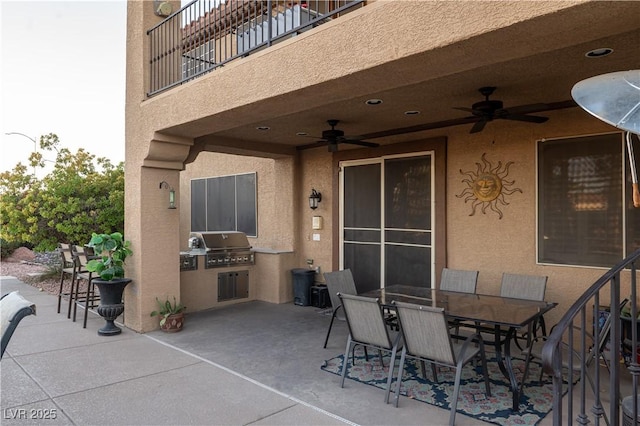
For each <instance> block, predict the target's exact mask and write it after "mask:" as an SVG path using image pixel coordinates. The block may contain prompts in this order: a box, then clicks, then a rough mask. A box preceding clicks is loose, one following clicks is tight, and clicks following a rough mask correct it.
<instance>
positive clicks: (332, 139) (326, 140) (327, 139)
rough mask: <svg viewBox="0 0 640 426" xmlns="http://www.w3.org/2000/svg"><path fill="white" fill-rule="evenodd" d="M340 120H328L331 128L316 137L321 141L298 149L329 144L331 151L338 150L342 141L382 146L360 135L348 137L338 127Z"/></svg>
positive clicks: (367, 145)
mask: <svg viewBox="0 0 640 426" xmlns="http://www.w3.org/2000/svg"><path fill="white" fill-rule="evenodd" d="M339 122H340V121H339V120H335V119H332V120H327V123H328V124H329V126H331V129H329V130H324V131H323V132H322V137H321V138H316V139H321V140H320V141H318V142H314V143H310V144H307V145H300V146H298V147H296V149H297V150H302V149H309V148H317V147H319V146H328V147H329V152H336V151H338V145H339V144H341V143H348V144H352V145H360V146H366V147H369V148H375V147H377V146H380V145H379V144H377V143H374V142H367V141H363V140H362V138H359V137H346V136H345V135H344V132H343V131H342V130H338V129H336V126H337V125H338V123H339ZM310 137H314V136H310Z"/></svg>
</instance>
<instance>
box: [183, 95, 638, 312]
mask: <svg viewBox="0 0 640 426" xmlns="http://www.w3.org/2000/svg"><path fill="white" fill-rule="evenodd" d="M548 115H549V117H550V120H549V121H548V123H545V124H544V125H531V124H528V123H519V122H514V121H507V120H498V121H494V122H491V123H489V124H488V125H487V127H486V129H485V130H484V131H483V132H481V133H478V134H474V135H470V134H469V133H468V132H469V128H470V126H458V127H451V128H447V129H442V130H439V131H432V132H430V133H425V136H420V137H417V138H416V140H420V139H427V136H426V135H427V134H429V136H430V137H434V136H436V135H443V134H444V135H446V136H447V163H446V164H447V165H446V169H447V170H446V180H447V184H446V192H447V196H446V203H447V216H446V223H447V225H446V236H447V245H448V247H447V252H446V264H447V266H448V267H451V268H460V269H473V270H479V271H480V274H479V278H478V288H477V291H478V292H479V293H486V294H498V293H499V291H500V278H501V275H502V273H503V272H512V273H522V274H537V275H547V276H548V277H549V280H548V285H547V293H546V298H547V300H550V301H554V302H558V303H559V306H558V308H557V309H555V310H553V311H552V312H551V313H550V315H549V322H550V323H552V324H553V323H555V322H556V321H557V320H558V319H559V317H560V315H561V314H562V313H563V312H564V311H565V310H566V309H567V308H568V307H569V306H570V304H571V303H573V302H574V301H575V300H576V299H577V298H578V297H579V296H580V294H582V293H583V292H584V290H585V289H586V288H587V287H588V286H590V285H591V284H592V283H593V282H594V281H595V280H596V279H597V278H599V277H600V276H601V275H602V274H603V273H604V272H605V268H586V267H575V266H556V265H540V264H537V262H536V220H537V214H536V176H537V172H536V141H538V140H540V139H544V138H558V137H573V136H582V135H587V134H595V133H606V132H612V131H614V130H615V129H613V128H611V127H610V126H608V125H606V124H603V123H601V122H599V121H597V120H594V119H592V118H591V117H589V116H587V115H586V113H584V112H583V111H582V110H580V109H578V108H572V109H568V110H562V111H556V112H553V113H549V114H548ZM483 154H486V157H485V158H486V160H487V161H488V162H489V163H490V165H491V167H492V168H494V167H498V166H499V163H501V164H502V166H501V170H502V171H503V172H505V173H506V174H505V179H506V180H507V181H513V184H511V185H510V188H511V189H514V188H517V189H521V190H522V192H517V191H516V192H514V193H513V194H512V195H505V198H504V199H505V201H506V202H507V203H508V205H502V204H498V205H496V207H497V208H498V209H499V210H500V211H501V212H502V214H503V217H502V218H500V217H499V214H498V213H496V212H495V211H493V210H491V209H487V211H486V212H485V213H483V212H482V211H481V208H480V207H479V208H477V209H476V212H475V214H474V215H471V213H472V201H468V202H466V203H465V201H464V197H459V196H460V195H461V194H462V192H463V191H464V190H465V188H467V184H466V183H465V182H463V179H465V178H466V177H467V176H464V175H463V174H461V173H460V170H462V171H464V172H476V170H477V165H476V163H480V164H482V160H481V157H482V155H483ZM216 157H219V158H218V160H219V164H220V165H221V164H224V165H225V166H224V167H225V170H226V171H228V172H231V171H232V170H234V169H235V170H236V171H238V172H240V171H245V170H246V168H247V167H248V165H249V164H251V161H252V160H248V159H247V158H243V157H236V160H237V161H238V162H239V163H238V162H232V161H229V158H228V156H226V155H216V154H209V155H208V156H207V158H206V161H204V160H203V162H202V163H200V162H199V161H196V162H195V163H194V164H193V166H190V167H189V170H190V171H191V173H193V171H194V170H196V169H199V168H200V167H203V168H205V169H206V168H211V165H212V164H214V163H215V164H218V163H217V161H216ZM268 161H271V160H268ZM508 162H513V164H511V166H510V167H509V168H508V172H506V169H505V164H506V163H508ZM243 163H244V164H243ZM241 164H242V165H241ZM300 164H301V166H300V167H299V170H298V171H297V172H296V176H299V182H300V184H299V185H298V187H297V189H296V190H295V193H294V194H292V197H291V201H292V203H293V206H292V209H293V210H294V215H295V216H296V217H297V218H298V222H299V225H298V226H297V227H295V228H292V229H291V230H292V232H294V234H295V235H292V236H291V239H292V241H298V244H297V245H295V246H294V247H293V257H292V259H291V260H292V264H291V265H290V267H304V266H305V260H306V259H313V260H314V266H320V267H321V269H322V271H323V272H326V271H330V270H331V269H332V264H334V262H335V261H336V258H335V257H336V256H338V252H337V251H334V250H332V245H333V243H334V241H333V238H334V235H335V234H334V233H333V228H334V227H336V226H338V224H337V223H333V218H332V214H331V210H332V208H333V207H334V205H335V203H338V202H339V194H338V193H336V192H334V190H333V189H334V183H333V171H332V154H331V153H328V152H327V151H326V149H324V148H319V149H315V150H309V151H304V152H303V153H302V154H301V161H300ZM217 168H218V166H215V169H217ZM264 173H265V174H266V175H268V172H264ZM185 177H186V175H185V174H184V173H183V184H184V178H185ZM258 180H259V182H260V185H259V187H260V192H265V193H272V192H273V191H276V188H268V185H269V184H270V183H273V181H271V180H269V179H263V178H261V176H260V175H259V178H258ZM311 188H315V189H316V190H318V191H320V192H321V193H322V202H321V203H320V204H319V207H318V209H317V210H315V211H312V210H311V209H310V208H309V207H308V202H307V198H308V196H309V193H310V192H311ZM278 190H279V189H278ZM275 199H276V198H275V197H274V200H275ZM282 206H283V203H278V208H279V209H280V208H282ZM186 211H187V209H183V212H186ZM260 212H261V213H260V216H263V215H264V214H265V210H263V209H262V208H260ZM183 214H184V213H183ZM314 215H319V216H322V217H323V221H324V226H323V229H322V230H312V229H311V225H312V224H311V219H312V217H313V216H314ZM183 219H184V218H183ZM260 224H261V225H260V226H261V231H262V232H270V231H267V229H268V228H269V227H271V226H274V225H275V222H274V221H273V220H272V218H263V217H260ZM265 228H266V229H265ZM314 233H316V234H319V235H320V241H313V238H312V235H313V234H314ZM438 249H439V248H438V247H436V250H438ZM285 278H286V277H285ZM623 279H628V277H623ZM318 280H321V277H320V276H318ZM284 290H286V288H285V289H284ZM625 291H627V290H623V294H624V292H625ZM603 297H604V298H605V299H606V295H605V296H603ZM605 303H606V300H605Z"/></svg>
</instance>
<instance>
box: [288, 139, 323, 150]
mask: <svg viewBox="0 0 640 426" xmlns="http://www.w3.org/2000/svg"><path fill="white" fill-rule="evenodd" d="M327 145H329V141H325V140H322V141H318V142H314V143H310V144H307V145H298V146H296V149H297V150H298V151H302V150H303V149H311V148H318V147H320V146H327Z"/></svg>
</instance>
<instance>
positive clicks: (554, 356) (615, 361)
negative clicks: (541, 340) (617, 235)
mask: <svg viewBox="0 0 640 426" xmlns="http://www.w3.org/2000/svg"><path fill="white" fill-rule="evenodd" d="M639 259H640V250H637V251H636V252H634V253H632V254H631V255H630V256H628V257H627V258H626V259H624V260H623V261H621V262H620V263H619V264H617V265H616V266H614V267H613V268H611V269H610V270H609V271H608V272H607V273H605V274H604V275H603V276H602V277H600V279H598V280H597V281H596V282H595V283H594V284H593V285H592V286H591V287H590V288H589V289H588V290H587V291H586V292H585V293H584V294H583V295H582V296H581V297H580V298H579V299H578V300H577V301H576V302H575V303H574V304H573V306H571V307H570V308H569V310H568V311H567V313H566V314H565V315H564V316H563V317H562V319H561V320H560V321H559V322H558V324H557V325H556V326H555V327H554V329H553V331H552V332H551V333H550V334H549V336H548V338H547V340H546V343H545V344H544V346H543V347H542V354H541V355H542V364H543V370H544V372H545V373H547V374H551V375H552V380H553V424H554V425H562V424H565V421H564V419H563V410H567V411H566V420H567V423H566V424H573V423H574V422H575V423H577V424H587V423H592V424H595V425H598V424H603V421H604V423H606V424H607V425H619V424H624V425H627V424H629V425H631V424H636V423H635V422H634V421H633V419H635V418H638V406H637V405H636V404H634V403H633V401H637V399H638V378H639V376H640V348H639V347H638V331H640V330H639V328H640V327H639V326H638V321H640V319H637V318H638V306H637V302H636V301H637V288H636V286H637V274H638V266H639V265H640V260H639ZM621 274H630V276H629V279H628V280H627V279H626V275H625V280H624V281H621ZM603 301H604V305H608V306H607V307H606V308H604V307H603V306H602V305H601V303H602V302H603ZM573 383H575V385H573ZM525 392H526V388H525ZM623 401H625V403H624V405H625V406H624V407H623V408H622V410H621V406H622V405H623ZM621 411H622V412H621ZM621 416H622V417H623V419H621V418H620V417H621Z"/></svg>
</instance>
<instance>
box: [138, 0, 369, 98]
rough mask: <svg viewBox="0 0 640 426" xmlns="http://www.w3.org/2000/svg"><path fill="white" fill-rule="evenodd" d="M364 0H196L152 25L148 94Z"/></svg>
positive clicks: (355, 5)
mask: <svg viewBox="0 0 640 426" xmlns="http://www.w3.org/2000/svg"><path fill="white" fill-rule="evenodd" d="M364 5H365V2H364V0H339V1H324V0H312V1H282V0H267V1H260V0H226V1H225V0H195V1H193V2H191V3H189V4H188V5H186V6H185V7H183V8H182V9H180V10H179V11H177V12H175V13H174V14H172V15H171V16H169V17H167V19H165V20H164V21H162V22H161V23H159V24H158V25H156V26H155V27H153V28H151V29H150V30H148V31H147V35H148V37H149V46H150V60H149V70H150V80H149V91H148V92H147V96H153V95H156V94H158V93H160V92H163V91H165V90H167V89H170V88H172V87H175V86H178V85H180V84H183V83H185V82H187V81H190V80H192V79H194V78H198V77H201V76H202V75H204V74H206V73H208V72H210V71H213V70H215V69H217V68H218V67H221V66H223V65H224V64H226V63H228V62H229V61H233V60H234V59H236V58H240V57H245V56H248V55H250V54H252V53H253V52H256V51H258V50H260V49H264V48H266V47H269V46H271V45H272V44H274V43H277V42H279V41H283V40H286V39H288V38H290V37H295V36H296V35H298V34H300V33H302V32H304V31H307V30H309V29H311V28H314V27H316V26H318V25H321V24H323V23H326V22H329V21H330V20H332V19H335V18H337V17H338V16H340V15H342V14H345V13H349V12H351V11H353V10H356V9H357V8H360V7H363V6H364Z"/></svg>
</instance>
